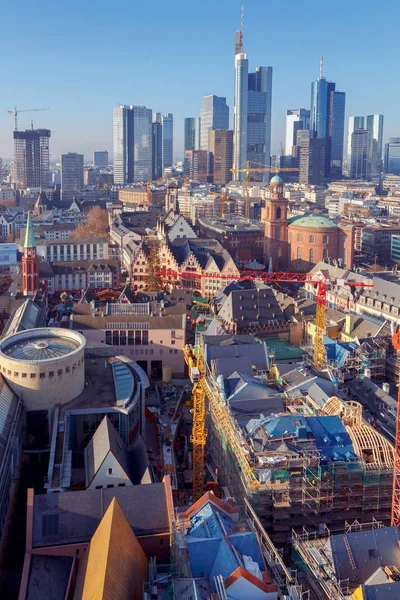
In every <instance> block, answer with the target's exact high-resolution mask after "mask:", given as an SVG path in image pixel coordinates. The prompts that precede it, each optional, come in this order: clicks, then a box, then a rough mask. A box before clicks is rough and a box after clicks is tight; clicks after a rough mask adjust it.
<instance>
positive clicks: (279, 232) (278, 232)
mask: <svg viewBox="0 0 400 600" xmlns="http://www.w3.org/2000/svg"><path fill="white" fill-rule="evenodd" d="M275 239H276V240H280V239H281V228H280V227H275Z"/></svg>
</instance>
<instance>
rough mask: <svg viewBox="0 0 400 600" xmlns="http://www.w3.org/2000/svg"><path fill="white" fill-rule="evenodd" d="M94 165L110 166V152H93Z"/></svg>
mask: <svg viewBox="0 0 400 600" xmlns="http://www.w3.org/2000/svg"><path fill="white" fill-rule="evenodd" d="M93 166H94V167H108V152H107V150H101V151H99V152H93Z"/></svg>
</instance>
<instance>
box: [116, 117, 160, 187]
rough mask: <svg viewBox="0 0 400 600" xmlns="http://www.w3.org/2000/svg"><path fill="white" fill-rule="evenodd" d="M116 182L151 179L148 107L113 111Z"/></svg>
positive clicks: (150, 126)
mask: <svg viewBox="0 0 400 600" xmlns="http://www.w3.org/2000/svg"><path fill="white" fill-rule="evenodd" d="M113 138H114V139H113V150H114V183H115V184H117V185H125V184H127V183H135V182H141V181H151V178H152V112H151V109H150V108H146V107H145V106H119V107H118V108H114V122H113Z"/></svg>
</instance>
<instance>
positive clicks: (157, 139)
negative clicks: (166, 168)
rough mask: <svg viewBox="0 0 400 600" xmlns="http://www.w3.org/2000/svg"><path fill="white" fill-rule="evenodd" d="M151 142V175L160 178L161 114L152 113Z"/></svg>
mask: <svg viewBox="0 0 400 600" xmlns="http://www.w3.org/2000/svg"><path fill="white" fill-rule="evenodd" d="M152 132H153V143H152V165H153V167H152V177H153V179H160V178H161V177H162V170H163V168H162V124H161V114H160V113H155V114H154V115H153V125H152Z"/></svg>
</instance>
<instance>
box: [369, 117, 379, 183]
mask: <svg viewBox="0 0 400 600" xmlns="http://www.w3.org/2000/svg"><path fill="white" fill-rule="evenodd" d="M367 129H368V131H369V151H368V161H369V167H368V171H369V177H371V178H376V177H380V174H381V172H382V143H383V115H368V116H367Z"/></svg>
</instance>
